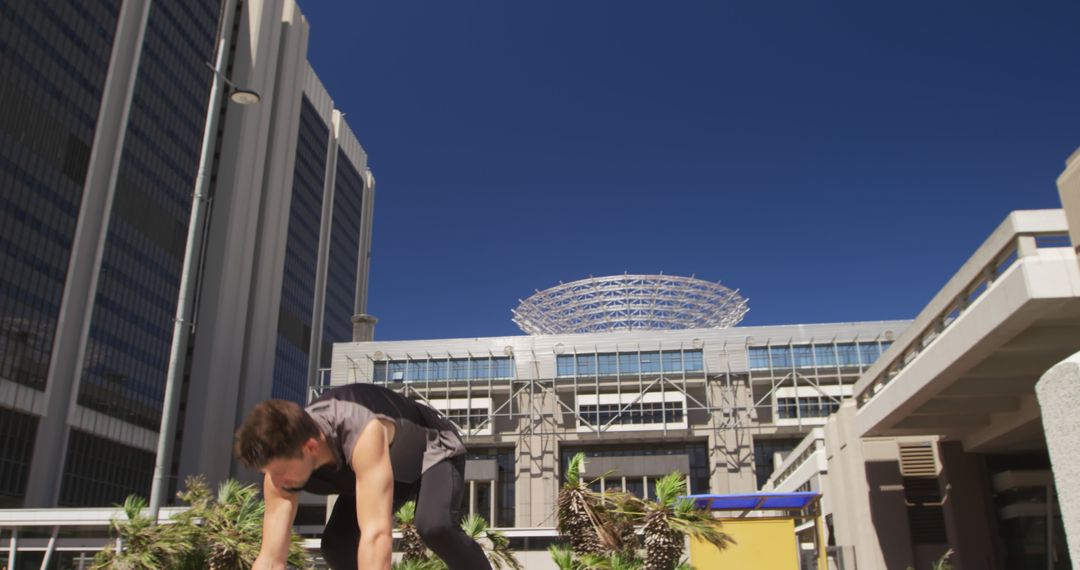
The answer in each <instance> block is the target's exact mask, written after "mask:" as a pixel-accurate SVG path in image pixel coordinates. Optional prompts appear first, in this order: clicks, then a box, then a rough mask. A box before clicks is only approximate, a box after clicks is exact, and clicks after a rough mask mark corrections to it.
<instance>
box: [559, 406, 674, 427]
mask: <svg viewBox="0 0 1080 570" xmlns="http://www.w3.org/2000/svg"><path fill="white" fill-rule="evenodd" d="M578 415H579V416H580V418H579V420H578V425H581V426H588V425H593V426H606V425H608V423H612V424H616V425H645V424H655V425H663V424H664V423H672V422H682V421H683V419H684V418H685V417H686V416H685V406H684V405H683V403H682V402H637V403H634V404H629V403H627V404H599V405H596V404H583V405H580V406H578Z"/></svg>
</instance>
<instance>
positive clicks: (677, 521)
mask: <svg viewBox="0 0 1080 570" xmlns="http://www.w3.org/2000/svg"><path fill="white" fill-rule="evenodd" d="M685 489H686V479H685V477H684V476H683V475H682V474H681V473H671V474H670V475H667V476H665V477H663V478H661V479H660V480H659V481H657V482H656V501H643V503H642V505H643V507H644V508H643V509H642V510H643V512H644V513H645V516H644V527H643V529H642V532H643V534H644V535H645V540H644V542H645V565H644V570H674V568H675V567H676V565H677V564H678V563H679V561H680V559H681V558H682V554H683V550H684V546H685V545H684V537H686V536H689V537H691V538H697V539H700V540H703V541H705V542H708V543H710V544H712V545H714V546H716V547H717V548H719V549H724V548H727V547H728V546H730V545H731V544H733V543H734V541H733V540H732V539H731V537H730V536H728V535H727V534H726V533H724V531H723V530H721V527H720V521H718V520H716V519H714V518H712V516H711V515H710V514H709V513H708V512H705V511H701V510H698V509H695V508H694V503H693V501H692V500H690V499H686V498H682V499H680V498H679V495H682V494H683V493H684V492H685Z"/></svg>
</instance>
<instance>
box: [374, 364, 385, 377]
mask: <svg viewBox="0 0 1080 570" xmlns="http://www.w3.org/2000/svg"><path fill="white" fill-rule="evenodd" d="M372 380H373V381H375V382H386V363H385V362H376V363H375V370H374V373H373V378H372Z"/></svg>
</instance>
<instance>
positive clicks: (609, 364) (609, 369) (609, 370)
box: [596, 354, 618, 376]
mask: <svg viewBox="0 0 1080 570" xmlns="http://www.w3.org/2000/svg"><path fill="white" fill-rule="evenodd" d="M596 359H597V370H598V371H599V373H600V375H602V376H614V375H615V374H616V373H617V372H618V361H617V359H616V357H615V355H614V354H598V355H597V357H596Z"/></svg>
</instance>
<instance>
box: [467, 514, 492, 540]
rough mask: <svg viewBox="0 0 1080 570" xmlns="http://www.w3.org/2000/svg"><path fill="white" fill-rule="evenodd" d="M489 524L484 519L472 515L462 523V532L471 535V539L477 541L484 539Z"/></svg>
mask: <svg viewBox="0 0 1080 570" xmlns="http://www.w3.org/2000/svg"><path fill="white" fill-rule="evenodd" d="M487 529H488V522H487V519H485V518H484V517H482V516H480V515H478V514H476V513H472V514H470V515H469V516H467V517H465V518H464V519H462V521H461V530H463V531H465V534H467V535H469V538H471V539H473V540H477V539H480V538H483V537H484V534H485V533H486V532H487Z"/></svg>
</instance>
